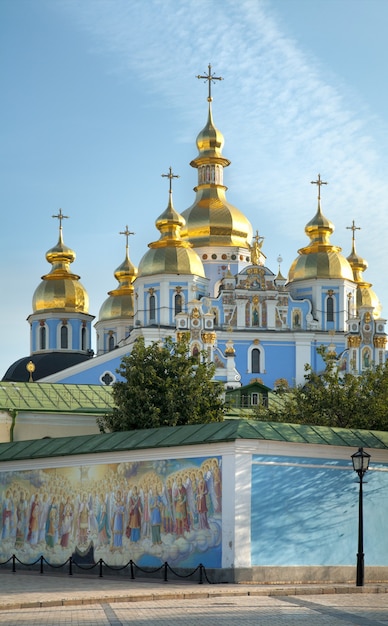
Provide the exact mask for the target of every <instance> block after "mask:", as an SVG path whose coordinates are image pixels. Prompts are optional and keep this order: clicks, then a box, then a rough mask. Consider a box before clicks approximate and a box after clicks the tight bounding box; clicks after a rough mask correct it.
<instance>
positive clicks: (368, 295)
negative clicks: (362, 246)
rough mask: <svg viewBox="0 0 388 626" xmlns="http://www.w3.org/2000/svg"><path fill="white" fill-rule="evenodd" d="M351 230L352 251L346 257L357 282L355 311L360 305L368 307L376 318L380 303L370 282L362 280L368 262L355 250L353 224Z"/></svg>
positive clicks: (379, 314)
mask: <svg viewBox="0 0 388 626" xmlns="http://www.w3.org/2000/svg"><path fill="white" fill-rule="evenodd" d="M349 228H350V229H351V230H352V231H353V236H352V251H351V253H350V254H349V256H348V257H347V260H348V261H349V264H350V266H351V268H352V270H353V279H354V282H355V283H357V292H356V307H357V311H359V309H360V307H368V308H372V309H373V317H374V318H375V319H378V318H379V317H380V316H381V309H382V307H381V303H380V300H379V299H378V297H377V295H376V293H375V292H374V291H373V289H372V284H371V283H367V282H365V280H364V277H363V272H365V270H366V269H367V268H368V263H367V261H365V259H363V258H362V257H361V256H360V255H359V254H357V252H356V241H355V236H354V233H355V230H357V228H356V226H355V225H354V220H353V225H352V226H351V227H349Z"/></svg>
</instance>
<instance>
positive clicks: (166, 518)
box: [160, 479, 174, 533]
mask: <svg viewBox="0 0 388 626" xmlns="http://www.w3.org/2000/svg"><path fill="white" fill-rule="evenodd" d="M160 497H161V500H162V506H161V515H162V525H163V531H164V532H165V533H172V532H174V521H173V517H172V506H171V481H170V479H167V481H166V484H165V485H163V487H162V493H161V494H160Z"/></svg>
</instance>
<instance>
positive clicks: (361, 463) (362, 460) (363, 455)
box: [352, 448, 370, 587]
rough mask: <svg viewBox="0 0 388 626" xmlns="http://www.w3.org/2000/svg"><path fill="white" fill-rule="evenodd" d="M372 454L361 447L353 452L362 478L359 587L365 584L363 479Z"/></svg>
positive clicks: (360, 494)
mask: <svg viewBox="0 0 388 626" xmlns="http://www.w3.org/2000/svg"><path fill="white" fill-rule="evenodd" d="M369 461H370V454H368V453H367V452H365V451H364V449H363V448H359V449H358V452H355V453H354V454H352V463H353V469H354V471H355V472H357V474H358V477H359V479H360V491H359V494H358V552H357V581H356V585H357V587H363V586H364V520H363V510H362V481H363V478H364V474H365V472H366V471H367V469H368V467H369Z"/></svg>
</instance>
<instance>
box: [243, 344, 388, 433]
mask: <svg viewBox="0 0 388 626" xmlns="http://www.w3.org/2000/svg"><path fill="white" fill-rule="evenodd" d="M317 351H318V353H319V354H320V355H321V356H322V358H323V360H324V363H325V369H324V371H323V372H322V373H319V374H318V373H317V372H314V371H313V370H312V368H311V366H310V365H305V371H306V374H305V382H304V384H302V385H298V386H297V387H294V388H287V386H285V385H283V386H280V387H279V388H278V389H277V391H276V396H277V399H278V402H276V401H274V402H272V403H270V406H269V407H258V408H257V409H256V410H255V411H254V414H253V417H254V419H259V420H266V421H276V422H291V423H297V424H311V425H319V426H338V427H342V428H365V429H373V430H388V363H385V364H384V365H379V366H377V367H370V368H369V369H367V370H365V371H364V372H363V373H362V374H361V375H356V374H352V373H350V372H345V373H344V372H341V371H340V370H339V368H338V363H337V359H336V357H333V356H332V355H330V354H328V353H327V351H326V349H325V348H324V347H323V346H321V347H320V348H318V350H317Z"/></svg>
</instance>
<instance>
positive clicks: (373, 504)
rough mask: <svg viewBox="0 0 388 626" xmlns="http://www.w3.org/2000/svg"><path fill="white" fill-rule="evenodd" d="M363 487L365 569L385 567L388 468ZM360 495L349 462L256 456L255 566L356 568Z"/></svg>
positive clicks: (374, 470) (374, 467) (378, 469)
mask: <svg viewBox="0 0 388 626" xmlns="http://www.w3.org/2000/svg"><path fill="white" fill-rule="evenodd" d="M349 456H350V455H349ZM364 485H365V486H364V491H363V493H364V550H365V565H380V566H382V565H385V566H386V565H387V564H388V534H387V532H386V520H387V518H388V465H385V464H384V465H383V464H373V459H372V462H371V468H370V469H369V471H368V473H367V475H366V477H365V480H364ZM358 493H359V482H358V478H357V476H356V475H355V472H354V471H353V468H352V463H351V460H350V458H349V461H346V460H341V461H334V460H332V459H311V458H304V457H277V456H264V455H263V456H261V455H260V456H259V455H255V456H253V459H252V494H251V538H252V541H251V559H252V565H253V566H255V565H271V566H274V565H355V558H356V556H355V555H356V552H357V533H358Z"/></svg>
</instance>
